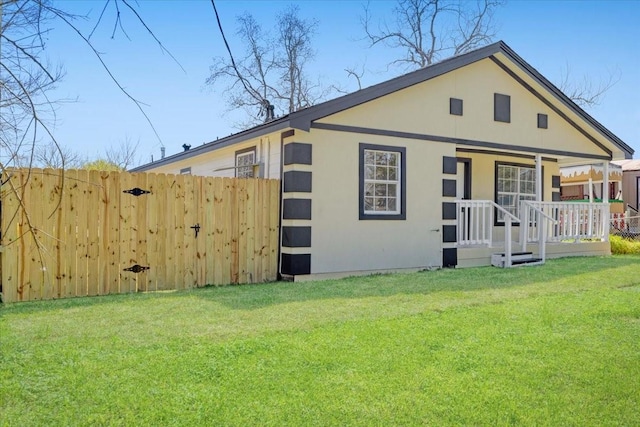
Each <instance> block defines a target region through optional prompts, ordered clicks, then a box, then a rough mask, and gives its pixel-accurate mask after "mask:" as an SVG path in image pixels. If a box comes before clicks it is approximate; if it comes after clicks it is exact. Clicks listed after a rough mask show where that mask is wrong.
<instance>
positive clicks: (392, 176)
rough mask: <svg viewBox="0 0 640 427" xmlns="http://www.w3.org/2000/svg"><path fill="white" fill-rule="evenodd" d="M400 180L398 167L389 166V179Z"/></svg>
mask: <svg viewBox="0 0 640 427" xmlns="http://www.w3.org/2000/svg"><path fill="white" fill-rule="evenodd" d="M397 180H398V168H393V167H391V168H389V181H397Z"/></svg>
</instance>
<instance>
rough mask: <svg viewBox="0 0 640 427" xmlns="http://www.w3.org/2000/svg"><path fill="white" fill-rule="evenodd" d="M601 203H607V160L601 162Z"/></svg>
mask: <svg viewBox="0 0 640 427" xmlns="http://www.w3.org/2000/svg"><path fill="white" fill-rule="evenodd" d="M602 203H609V162H603V163H602Z"/></svg>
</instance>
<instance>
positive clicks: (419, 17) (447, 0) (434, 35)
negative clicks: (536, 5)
mask: <svg viewBox="0 0 640 427" xmlns="http://www.w3.org/2000/svg"><path fill="white" fill-rule="evenodd" d="M502 4H503V1H502V0H475V1H465V0H398V3H397V5H396V7H395V8H394V16H395V22H394V23H393V24H391V25H390V24H388V23H387V22H386V21H382V22H380V23H379V25H377V26H374V25H373V24H372V23H371V16H370V11H369V7H368V5H367V6H366V7H365V15H364V17H363V18H362V19H361V22H362V25H363V27H364V31H365V34H366V36H365V39H366V40H367V41H368V42H369V46H370V47H374V46H377V45H384V46H387V47H390V48H393V49H397V50H399V51H401V52H402V53H401V56H400V57H399V58H398V59H396V60H394V61H392V62H391V64H389V65H393V66H399V67H401V68H402V69H403V70H412V69H418V68H423V67H426V66H428V65H430V64H433V63H434V62H437V61H439V60H442V59H444V58H447V57H450V56H455V55H460V54H462V53H465V52H468V51H470V50H473V49H476V48H478V47H480V46H483V45H485V44H488V43H490V42H491V41H492V40H493V38H494V37H495V34H496V26H495V23H494V21H493V15H494V12H495V10H496V9H497V8H498V7H500V6H501V5H502Z"/></svg>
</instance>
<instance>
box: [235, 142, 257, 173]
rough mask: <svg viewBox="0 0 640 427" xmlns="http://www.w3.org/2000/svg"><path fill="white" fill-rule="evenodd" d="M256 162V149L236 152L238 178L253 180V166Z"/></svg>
mask: <svg viewBox="0 0 640 427" xmlns="http://www.w3.org/2000/svg"><path fill="white" fill-rule="evenodd" d="M255 162H256V149H255V147H251V148H249V149H247V150H241V151H236V177H238V178H253V165H254V164H255Z"/></svg>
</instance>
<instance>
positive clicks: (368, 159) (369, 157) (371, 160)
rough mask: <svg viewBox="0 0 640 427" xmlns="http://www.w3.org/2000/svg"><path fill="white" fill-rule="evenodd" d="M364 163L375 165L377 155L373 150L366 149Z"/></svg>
mask: <svg viewBox="0 0 640 427" xmlns="http://www.w3.org/2000/svg"><path fill="white" fill-rule="evenodd" d="M364 164H365V165H375V164H376V156H375V153H374V152H373V151H370V150H364Z"/></svg>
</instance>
